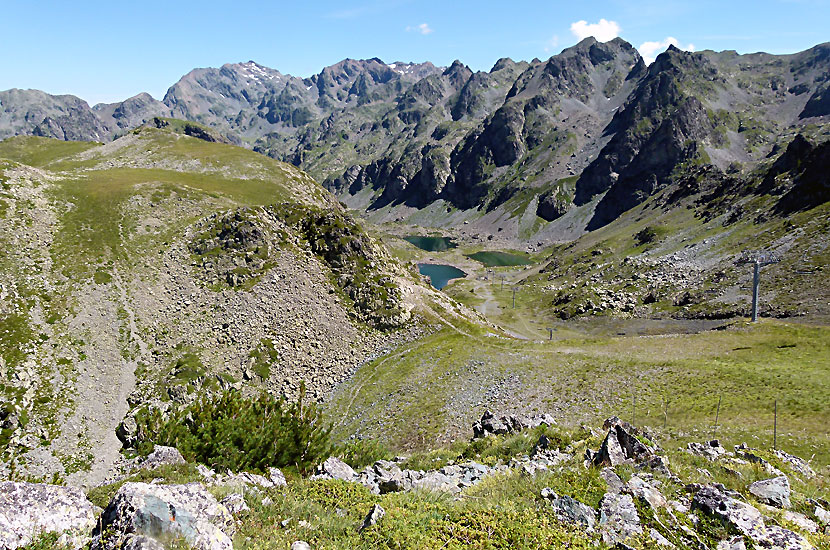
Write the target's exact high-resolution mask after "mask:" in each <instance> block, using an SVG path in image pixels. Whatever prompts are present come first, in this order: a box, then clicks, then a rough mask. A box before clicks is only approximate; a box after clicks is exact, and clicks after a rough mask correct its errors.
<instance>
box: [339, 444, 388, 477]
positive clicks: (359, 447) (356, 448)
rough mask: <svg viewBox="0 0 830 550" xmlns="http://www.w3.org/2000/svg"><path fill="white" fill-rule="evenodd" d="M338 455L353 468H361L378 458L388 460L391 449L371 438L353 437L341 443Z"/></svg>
mask: <svg viewBox="0 0 830 550" xmlns="http://www.w3.org/2000/svg"><path fill="white" fill-rule="evenodd" d="M338 455H339V456H340V458H342V459H343V462H345V463H346V464H348V465H349V466H351V467H352V468H354V469H355V470H362V469H363V468H365V467H366V466H369V465H370V464H374V463H375V462H377V461H378V460H389V459H390V458H392V451H390V450H389V449H388V448H387V447H386V445H384V444H383V443H381V442H379V441H375V440H373V439H355V440H353V441H349V442H348V443H346V444H345V445H343V447H342V448H341V449H340V451H339V452H338Z"/></svg>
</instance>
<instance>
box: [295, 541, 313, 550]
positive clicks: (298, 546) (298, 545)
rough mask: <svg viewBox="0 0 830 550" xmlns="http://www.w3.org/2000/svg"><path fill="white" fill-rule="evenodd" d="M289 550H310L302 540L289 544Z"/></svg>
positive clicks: (309, 546)
mask: <svg viewBox="0 0 830 550" xmlns="http://www.w3.org/2000/svg"><path fill="white" fill-rule="evenodd" d="M291 550H311V545H309V544H308V543H307V542H306V541H304V540H295V541H294V542H292V543H291Z"/></svg>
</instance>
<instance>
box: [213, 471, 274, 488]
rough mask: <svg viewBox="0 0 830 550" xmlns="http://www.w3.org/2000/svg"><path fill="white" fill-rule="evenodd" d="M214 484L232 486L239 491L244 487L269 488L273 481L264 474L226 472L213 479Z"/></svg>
mask: <svg viewBox="0 0 830 550" xmlns="http://www.w3.org/2000/svg"><path fill="white" fill-rule="evenodd" d="M215 483H216V485H222V486H224V487H234V488H237V489H239V490H240V491H244V490H245V488H246V487H262V488H263V489H270V488H271V487H273V486H274V482H273V481H271V480H270V479H268V478H266V477H265V476H261V475H259V474H252V473H250V472H240V473H238V474H228V475H227V476H224V477H221V478H219V479H217V480H216V481H215Z"/></svg>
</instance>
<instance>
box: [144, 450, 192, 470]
mask: <svg viewBox="0 0 830 550" xmlns="http://www.w3.org/2000/svg"><path fill="white" fill-rule="evenodd" d="M184 463H185V460H184V457H183V456H182V453H180V452H179V450H178V449H176V448H175V447H165V446H164V445H156V446H155V447H154V448H153V452H152V453H150V454H149V455H147V457H146V458H145V459H144V460H142V461H141V462H139V464H138V466H139V468H143V469H147V470H152V469H153V468H158V467H159V466H163V465H165V464H184Z"/></svg>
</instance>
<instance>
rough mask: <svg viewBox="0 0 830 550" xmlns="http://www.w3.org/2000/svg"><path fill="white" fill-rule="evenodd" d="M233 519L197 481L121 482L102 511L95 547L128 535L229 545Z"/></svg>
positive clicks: (216, 548)
mask: <svg viewBox="0 0 830 550" xmlns="http://www.w3.org/2000/svg"><path fill="white" fill-rule="evenodd" d="M232 532H233V518H232V517H231V515H230V512H228V510H227V508H225V507H224V506H223V505H221V504H220V503H219V502H217V500H216V499H215V498H214V497H213V495H211V494H210V493H209V492H207V490H206V489H205V488H204V487H203V486H202V485H201V484H199V483H188V484H186V485H152V484H148V483H125V484H124V485H123V486H122V487H121V488H120V489H119V490H118V492H117V493H116V494H115V496H114V497H113V498H112V500H111V501H110V503H109V505H108V506H107V509H106V510H104V513H103V515H102V516H101V523H100V531H99V533H98V534H99V535H100V537H99V538H98V540H97V541H96V544H95V545H94V546H95V547H96V548H102V549H111V548H117V547H118V545H119V544H122V543H123V542H125V541H126V539H127V538H129V536H131V535H142V536H145V537H149V538H152V539H156V540H158V539H159V538H168V537H170V538H175V537H183V538H184V539H185V540H187V542H188V544H190V545H192V546H194V547H195V548H197V549H198V550H230V549H232V548H233V546H232V544H231V538H230V535H231V534H232Z"/></svg>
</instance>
